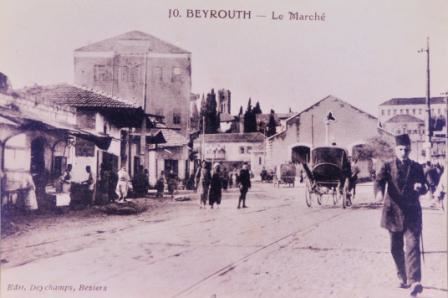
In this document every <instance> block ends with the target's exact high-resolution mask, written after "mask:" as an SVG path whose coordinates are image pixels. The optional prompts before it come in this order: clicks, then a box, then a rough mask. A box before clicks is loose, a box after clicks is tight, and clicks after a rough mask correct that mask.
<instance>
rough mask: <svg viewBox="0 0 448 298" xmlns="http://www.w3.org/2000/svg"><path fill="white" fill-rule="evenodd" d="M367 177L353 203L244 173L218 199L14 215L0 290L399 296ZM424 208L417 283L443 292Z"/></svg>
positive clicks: (438, 227)
mask: <svg viewBox="0 0 448 298" xmlns="http://www.w3.org/2000/svg"><path fill="white" fill-rule="evenodd" d="M371 193H372V186H371V185H363V186H360V187H359V188H358V195H357V197H356V199H355V200H354V205H353V207H351V208H349V209H345V210H344V209H342V207H341V203H340V202H339V203H338V204H337V205H336V206H333V203H332V202H331V198H328V199H325V198H324V202H323V205H322V206H319V205H317V203H316V202H314V205H313V207H312V208H308V207H307V206H306V205H305V196H304V188H303V187H302V186H296V187H295V188H289V187H286V186H282V187H280V188H274V187H273V185H272V184H260V183H254V187H253V189H251V190H250V192H249V195H248V205H249V208H247V209H237V208H236V206H237V200H238V192H237V190H236V189H232V190H229V191H227V192H224V195H223V202H222V204H221V206H220V207H219V208H214V209H210V208H207V209H200V208H199V204H198V201H197V200H196V197H194V196H192V197H193V199H194V200H192V201H176V200H171V199H164V200H154V199H147V200H146V201H145V199H137V201H138V203H139V204H144V205H145V206H147V207H148V209H147V210H146V211H145V212H143V213H140V214H136V215H126V216H124V215H106V214H104V213H102V212H99V211H98V210H95V209H89V210H84V211H76V212H68V213H64V214H60V215H47V216H43V215H40V216H31V217H27V218H23V217H22V218H17V219H16V220H15V221H14V225H13V227H12V228H11V227H9V228H11V230H9V232H10V233H9V234H8V233H4V234H2V235H3V236H2V242H1V273H2V276H1V297H4V298H10V297H58V298H59V297H83V298H84V297H95V298H97V297H98V298H102V297H145V298H146V297H307V298H311V297H378V298H382V297H390V298H392V297H393V298H396V297H398V298H399V297H409V294H408V290H403V289H399V288H397V278H396V274H395V269H394V265H393V260H392V257H391V255H390V252H389V236H388V233H387V231H386V230H384V229H381V228H380V227H379V222H380V212H381V206H380V205H379V204H375V203H372V194H371ZM422 203H423V206H424V208H423V209H424V211H423V221H424V231H423V237H424V238H423V239H424V247H425V251H426V253H425V256H424V257H425V260H424V263H423V267H422V270H423V272H422V275H423V281H422V282H423V285H424V291H423V293H422V294H421V295H419V297H447V296H448V286H447V237H446V235H447V230H446V213H445V212H443V211H441V210H439V209H434V208H429V202H427V201H426V200H423V201H422Z"/></svg>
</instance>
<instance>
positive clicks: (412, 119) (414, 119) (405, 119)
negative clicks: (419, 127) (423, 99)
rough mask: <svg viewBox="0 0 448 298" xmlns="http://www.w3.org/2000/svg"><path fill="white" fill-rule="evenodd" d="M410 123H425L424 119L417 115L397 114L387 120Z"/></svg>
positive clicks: (388, 121)
mask: <svg viewBox="0 0 448 298" xmlns="http://www.w3.org/2000/svg"><path fill="white" fill-rule="evenodd" d="M403 122H404V123H406V122H407V123H409V122H419V123H424V121H423V120H422V119H419V118H417V117H415V116H412V115H407V114H404V115H395V116H393V117H392V118H390V119H389V120H387V121H386V123H403Z"/></svg>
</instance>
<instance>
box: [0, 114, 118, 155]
mask: <svg viewBox="0 0 448 298" xmlns="http://www.w3.org/2000/svg"><path fill="white" fill-rule="evenodd" d="M0 116H1V117H5V118H6V119H8V120H11V121H13V122H15V123H17V124H18V129H21V130H23V131H25V130H39V131H55V132H62V133H66V134H69V135H72V136H76V137H79V138H81V139H84V140H86V141H89V142H92V143H94V144H95V145H96V146H97V147H98V148H100V149H101V150H107V149H109V146H110V143H111V142H112V138H111V137H109V136H106V135H104V136H103V135H98V134H94V133H91V132H88V131H84V130H81V129H78V128H75V127H73V126H70V125H69V124H62V123H56V122H52V121H48V120H47V121H44V120H41V119H33V118H29V117H25V116H23V115H22V113H20V112H17V111H7V112H6V111H4V110H0Z"/></svg>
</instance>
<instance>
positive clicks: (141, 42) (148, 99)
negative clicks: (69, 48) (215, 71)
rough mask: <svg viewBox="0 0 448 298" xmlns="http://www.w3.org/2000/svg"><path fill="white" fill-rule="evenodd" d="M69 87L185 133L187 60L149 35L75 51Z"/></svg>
mask: <svg viewBox="0 0 448 298" xmlns="http://www.w3.org/2000/svg"><path fill="white" fill-rule="evenodd" d="M74 57H75V60H74V63H75V84H77V85H80V86H84V87H87V88H94V89H98V90H102V91H103V92H105V93H107V94H109V95H111V96H118V97H120V98H124V99H126V100H128V101H130V102H133V103H135V104H137V105H139V106H142V107H144V109H145V111H146V112H147V113H151V114H158V115H162V116H164V117H165V123H166V125H167V126H168V127H174V128H178V129H180V132H181V133H183V134H185V133H186V132H187V129H188V127H189V105H190V97H191V54H190V52H188V51H185V50H183V49H181V48H179V47H177V46H174V45H172V44H169V43H167V42H165V41H162V40H160V39H158V38H156V37H154V36H152V35H149V34H146V33H143V32H139V31H131V32H128V33H125V34H122V35H119V36H116V37H112V38H109V39H105V40H103V41H99V42H95V43H93V44H90V45H87V46H84V47H81V48H79V49H77V50H75V53H74Z"/></svg>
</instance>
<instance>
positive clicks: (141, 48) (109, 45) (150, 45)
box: [75, 31, 190, 54]
mask: <svg viewBox="0 0 448 298" xmlns="http://www.w3.org/2000/svg"><path fill="white" fill-rule="evenodd" d="M110 51H114V52H118V53H123V52H132V53H147V52H148V51H149V52H153V53H165V54H167V53H171V54H190V52H188V51H186V50H184V49H181V48H179V47H177V46H175V45H172V44H170V43H168V42H165V41H163V40H161V39H159V38H157V37H155V36H153V35H150V34H147V33H144V32H141V31H130V32H127V33H124V34H121V35H118V36H114V37H111V38H108V39H104V40H102V41H98V42H95V43H92V44H89V45H87V46H84V47H81V48H78V49H76V50H75V52H110Z"/></svg>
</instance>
